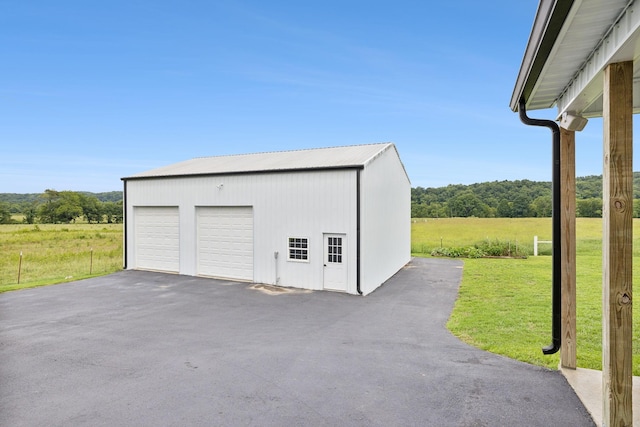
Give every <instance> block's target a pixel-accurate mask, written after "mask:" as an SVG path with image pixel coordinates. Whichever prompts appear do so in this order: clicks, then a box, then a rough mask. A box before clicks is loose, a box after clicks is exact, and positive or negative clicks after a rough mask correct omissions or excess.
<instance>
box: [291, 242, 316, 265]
mask: <svg viewBox="0 0 640 427" xmlns="http://www.w3.org/2000/svg"><path fill="white" fill-rule="evenodd" d="M292 243H293V244H294V245H295V244H299V245H304V246H291V244H292ZM309 247H310V245H309V238H308V237H304V236H290V237H287V261H291V262H305V263H308V262H310V261H309V259H310V258H311V257H310V250H309ZM292 251H294V252H292ZM295 251H298V252H299V256H300V257H299V258H298V257H295V256H294V257H292V256H291V255H292V254H294V255H295Z"/></svg>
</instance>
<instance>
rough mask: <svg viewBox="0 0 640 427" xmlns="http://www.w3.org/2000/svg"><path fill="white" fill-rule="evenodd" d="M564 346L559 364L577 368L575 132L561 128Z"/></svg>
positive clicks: (564, 366)
mask: <svg viewBox="0 0 640 427" xmlns="http://www.w3.org/2000/svg"><path fill="white" fill-rule="evenodd" d="M560 183H561V186H562V191H561V198H562V199H561V201H560V207H561V211H560V222H561V223H562V243H561V248H562V253H561V261H560V262H561V264H562V273H561V277H562V280H561V282H562V345H561V348H560V364H561V366H562V367H563V368H570V369H575V368H576V133H575V132H574V131H568V130H566V129H563V128H560Z"/></svg>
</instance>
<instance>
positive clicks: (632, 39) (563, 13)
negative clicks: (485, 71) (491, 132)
mask: <svg viewBox="0 0 640 427" xmlns="http://www.w3.org/2000/svg"><path fill="white" fill-rule="evenodd" d="M638 58H640V7H638V4H635V1H634V0H607V1H602V0H540V3H539V5H538V11H537V12H536V17H535V20H534V23H533V28H532V31H531V36H530V37H529V42H528V44H527V48H526V50H525V54H524V58H523V60H522V65H521V67H520V72H519V73H518V77H517V79H516V84H515V87H514V90H513V94H512V96H511V103H510V107H511V110H513V111H514V112H515V111H518V104H519V101H520V99H523V100H524V101H525V105H526V107H527V110H539V109H545V108H552V107H554V106H556V107H557V109H558V118H559V117H561V116H562V114H563V113H565V112H569V113H572V114H575V115H581V116H583V117H588V118H589V117H600V116H602V93H603V73H604V69H605V68H606V66H607V65H609V64H612V63H616V62H622V61H634V73H633V75H634V78H633V91H634V94H635V93H637V92H638V91H639V90H640V69H639V67H638V66H637V60H638ZM639 111H640V99H639V97H638V96H634V112H639Z"/></svg>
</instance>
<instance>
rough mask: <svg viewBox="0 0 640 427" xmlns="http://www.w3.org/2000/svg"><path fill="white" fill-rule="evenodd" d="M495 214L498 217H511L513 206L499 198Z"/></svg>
mask: <svg viewBox="0 0 640 427" xmlns="http://www.w3.org/2000/svg"><path fill="white" fill-rule="evenodd" d="M496 215H497V216H498V217H499V218H512V217H513V206H512V204H511V203H509V202H508V201H507V200H505V199H501V200H500V202H498V208H497V212H496Z"/></svg>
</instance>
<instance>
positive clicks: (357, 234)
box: [356, 169, 362, 295]
mask: <svg viewBox="0 0 640 427" xmlns="http://www.w3.org/2000/svg"><path fill="white" fill-rule="evenodd" d="M356 291H357V292H358V295H362V289H360V169H356Z"/></svg>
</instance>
